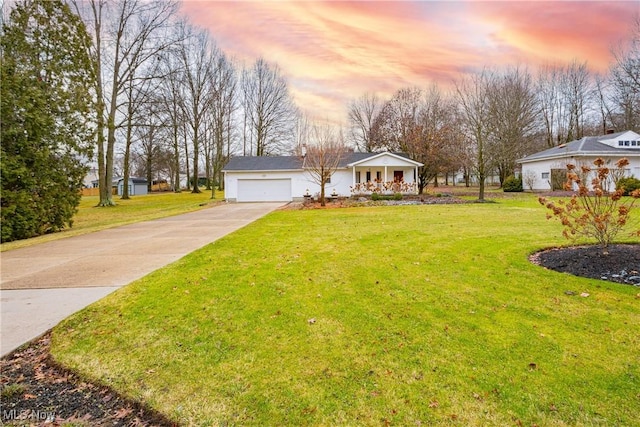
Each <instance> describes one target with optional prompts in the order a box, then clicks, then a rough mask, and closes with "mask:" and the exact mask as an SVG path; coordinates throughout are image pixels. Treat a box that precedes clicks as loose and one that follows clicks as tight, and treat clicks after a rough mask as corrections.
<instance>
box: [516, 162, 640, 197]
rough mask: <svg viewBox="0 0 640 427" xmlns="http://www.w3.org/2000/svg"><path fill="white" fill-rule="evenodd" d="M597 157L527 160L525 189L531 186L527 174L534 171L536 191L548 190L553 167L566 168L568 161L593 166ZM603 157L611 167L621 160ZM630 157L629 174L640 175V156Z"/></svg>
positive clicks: (523, 174)
mask: <svg viewBox="0 0 640 427" xmlns="http://www.w3.org/2000/svg"><path fill="white" fill-rule="evenodd" d="M595 159H596V157H582V158H579V159H578V158H575V159H573V158H570V159H564V160H558V159H555V160H539V161H536V162H527V163H522V186H523V187H524V189H525V190H529V187H528V186H527V182H526V180H527V174H529V173H532V174H535V177H536V179H535V183H534V185H533V190H536V191H547V190H551V185H550V182H551V176H550V175H551V169H566V167H567V164H568V163H573V164H575V165H576V166H580V165H584V164H587V165H589V166H591V167H594V166H593V162H594V160H595ZM603 159H604V160H605V161H606V162H609V165H610V166H609V167H612V166H613V165H615V163H616V162H617V161H618V160H619V157H611V158H607V157H603ZM628 159H629V163H630V165H629V166H627V169H628V170H629V173H628V174H629V175H634V176H636V178H638V177H640V176H639V172H640V157H635V156H634V157H631V156H629V157H628ZM543 173H547V174H549V178H543V177H542V174H543Z"/></svg>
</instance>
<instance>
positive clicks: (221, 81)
mask: <svg viewBox="0 0 640 427" xmlns="http://www.w3.org/2000/svg"><path fill="white" fill-rule="evenodd" d="M214 82H215V88H214V94H215V96H214V99H213V106H212V114H211V117H212V123H211V125H212V132H213V147H212V153H211V156H212V161H211V165H210V166H211V170H210V175H211V179H212V181H213V182H212V188H211V198H214V197H215V189H216V183H218V184H220V185H222V182H223V181H224V180H223V179H222V168H223V167H224V165H225V163H226V162H227V161H228V159H229V156H230V152H231V141H232V138H233V127H234V113H235V111H236V109H237V107H238V100H237V97H238V93H237V75H236V70H235V68H234V66H233V64H232V63H231V61H229V59H228V58H227V57H226V56H225V55H219V56H218V58H217V61H216V66H215V79H214Z"/></svg>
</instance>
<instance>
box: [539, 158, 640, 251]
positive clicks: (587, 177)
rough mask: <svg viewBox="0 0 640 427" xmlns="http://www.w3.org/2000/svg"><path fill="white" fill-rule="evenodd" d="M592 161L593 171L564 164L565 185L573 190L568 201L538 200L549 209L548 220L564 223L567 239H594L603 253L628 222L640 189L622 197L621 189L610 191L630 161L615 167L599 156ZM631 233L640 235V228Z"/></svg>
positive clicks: (542, 198) (617, 164)
mask: <svg viewBox="0 0 640 427" xmlns="http://www.w3.org/2000/svg"><path fill="white" fill-rule="evenodd" d="M593 164H594V165H595V169H593V170H592V169H591V167H589V166H582V167H580V168H579V169H578V168H576V166H575V165H572V164H569V165H567V170H568V173H567V181H566V182H565V184H564V188H565V190H572V189H573V190H575V193H574V195H573V197H571V199H570V200H568V201H565V200H558V201H557V202H556V201H552V200H549V199H546V198H544V197H540V198H539V199H538V201H539V202H540V204H542V205H544V206H545V207H546V208H547V209H549V210H550V211H551V213H550V214H547V218H548V219H550V218H553V217H556V218H558V219H559V220H560V222H561V223H562V225H563V226H564V230H563V232H562V234H563V235H564V236H565V237H566V238H567V239H576V238H578V237H580V236H582V237H587V238H595V239H596V241H597V242H598V244H599V245H600V246H601V247H602V249H603V252H605V253H606V252H607V246H608V245H609V244H610V243H611V242H613V240H614V238H615V237H616V235H617V234H618V233H619V232H620V231H621V230H622V229H623V228H624V227H625V226H626V225H627V222H628V220H629V218H630V213H631V209H632V208H633V206H634V204H635V203H636V201H637V200H638V199H640V189H636V190H634V191H632V192H631V193H630V194H629V195H630V196H631V197H630V198H623V190H622V189H616V190H615V191H613V192H611V191H609V189H611V188H615V185H614V184H615V183H616V182H619V181H620V177H621V174H622V173H624V167H625V166H627V165H628V164H629V161H628V160H627V159H620V160H618V162H617V163H616V166H617V169H609V168H608V167H606V166H605V162H604V160H602V159H600V158H598V159H596V160H595V161H594V162H593ZM589 186H590V187H589ZM631 234H632V235H637V236H640V229H639V230H636V231H633V232H632V233H631Z"/></svg>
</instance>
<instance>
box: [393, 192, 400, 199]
mask: <svg viewBox="0 0 640 427" xmlns="http://www.w3.org/2000/svg"><path fill="white" fill-rule="evenodd" d="M393 200H402V193H395V194H394V195H393Z"/></svg>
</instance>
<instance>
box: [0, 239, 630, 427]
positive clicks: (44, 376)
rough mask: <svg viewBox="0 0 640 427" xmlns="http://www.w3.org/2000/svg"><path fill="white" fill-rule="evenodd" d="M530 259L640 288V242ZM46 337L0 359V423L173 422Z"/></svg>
mask: <svg viewBox="0 0 640 427" xmlns="http://www.w3.org/2000/svg"><path fill="white" fill-rule="evenodd" d="M531 261H532V262H534V263H536V264H538V265H541V266H543V267H546V268H549V269H552V270H556V271H560V272H565V273H570V274H574V275H576V276H582V277H589V278H594V279H601V280H608V281H611V282H617V283H623V284H626V285H633V286H639V287H640V244H638V245H630V244H617V245H612V246H610V247H609V250H608V254H603V252H602V249H601V248H600V247H598V246H579V247H566V248H554V249H549V250H545V251H541V252H538V253H536V254H534V255H532V256H531ZM49 342H50V336H49V334H47V335H45V336H43V337H42V338H41V339H39V340H37V341H35V342H33V343H31V344H30V345H29V346H27V347H25V348H23V349H20V350H18V351H16V352H14V353H13V354H11V355H9V356H8V357H6V358H4V359H2V360H0V368H1V371H2V376H1V387H2V419H1V421H2V422H0V425H2V423H5V425H19V426H40V425H42V426H61V425H65V423H70V422H72V423H73V425H75V426H171V425H174V424H173V423H172V422H171V421H170V420H168V419H167V418H165V417H164V416H163V415H161V414H159V413H157V412H154V411H151V410H149V409H147V408H145V407H143V406H141V405H140V404H138V403H137V402H132V401H130V400H127V399H125V398H123V397H121V396H119V395H118V394H116V393H115V392H114V391H113V390H111V389H109V388H107V387H102V386H98V385H94V384H90V383H88V382H85V381H83V380H82V379H81V378H79V377H78V376H76V375H74V374H73V373H70V372H68V371H67V370H65V369H63V368H61V367H59V366H57V365H56V364H55V362H53V361H52V359H51V356H50V355H49ZM18 418H22V419H20V420H18Z"/></svg>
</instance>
